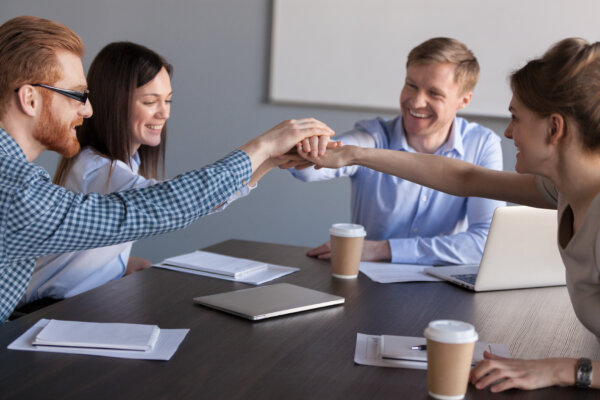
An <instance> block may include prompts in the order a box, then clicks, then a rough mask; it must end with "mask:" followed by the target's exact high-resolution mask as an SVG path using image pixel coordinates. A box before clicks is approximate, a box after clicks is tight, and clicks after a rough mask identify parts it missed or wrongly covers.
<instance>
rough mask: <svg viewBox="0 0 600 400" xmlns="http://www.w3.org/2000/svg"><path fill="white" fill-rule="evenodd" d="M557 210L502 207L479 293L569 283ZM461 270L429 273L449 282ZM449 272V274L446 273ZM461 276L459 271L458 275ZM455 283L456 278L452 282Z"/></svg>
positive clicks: (495, 220)
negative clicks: (451, 275)
mask: <svg viewBox="0 0 600 400" xmlns="http://www.w3.org/2000/svg"><path fill="white" fill-rule="evenodd" d="M557 230H558V223H557V216H556V210H548V209H542V208H533V207H525V206H510V207H498V208H497V209H496V211H495V212H494V216H493V218H492V223H491V225H490V231H489V234H488V238H487V241H486V244H485V249H484V251H483V257H482V258H481V264H480V267H479V272H478V274H477V279H476V281H475V286H474V290H475V291H476V292H481V291H488V290H502V289H519V288H530V287H541V286H559V285H564V284H565V268H564V265H563V262H562V259H561V257H560V253H559V252H558V245H557ZM456 268H458V267H448V268H446V267H442V268H439V267H438V268H435V270H436V271H435V272H433V271H429V269H428V270H427V271H428V273H432V274H434V275H435V276H437V277H441V278H443V279H447V278H446V277H445V276H442V275H446V274H448V273H451V274H457V272H456V271H455V270H456ZM446 269H448V271H444V270H446ZM458 273H459V272H458ZM449 280H451V281H454V279H449Z"/></svg>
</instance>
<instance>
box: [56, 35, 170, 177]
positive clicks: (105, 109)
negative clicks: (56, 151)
mask: <svg viewBox="0 0 600 400" xmlns="http://www.w3.org/2000/svg"><path fill="white" fill-rule="evenodd" d="M162 68H165V69H166V70H167V72H168V73H169V76H171V75H172V73H173V67H172V66H171V64H169V63H168V62H167V61H166V60H165V59H164V58H163V57H161V56H160V55H158V54H156V53H155V52H154V51H152V50H150V49H148V48H146V47H144V46H141V45H139V44H135V43H131V42H114V43H110V44H108V45H107V46H105V47H104V48H103V49H102V50H100V52H99V53H98V55H97V56H96V58H94V61H92V64H91V65H90V69H89V71H88V76H87V80H88V88H89V90H90V94H89V99H90V102H91V104H92V106H93V107H94V115H93V116H92V117H91V118H88V119H86V120H84V121H83V125H82V126H81V127H80V128H78V130H77V139H78V140H79V143H80V144H81V147H82V148H84V147H91V148H93V149H94V150H95V151H97V152H98V153H100V154H101V155H102V156H104V157H106V158H109V159H110V160H111V161H117V160H118V161H122V162H124V163H126V164H129V163H130V159H131V156H133V154H132V149H131V143H132V132H130V130H129V118H130V115H131V106H132V98H133V92H134V91H135V89H136V88H139V87H141V86H144V85H145V84H147V83H148V82H150V81H151V80H152V79H154V77H156V75H157V74H158V73H159V72H160V70H161V69H162ZM166 139H167V124H166V123H165V125H164V126H163V129H162V132H161V141H160V145H158V146H155V147H152V146H146V145H141V146H140V148H139V149H138V154H139V156H140V170H139V174H140V175H142V176H144V177H146V178H154V179H159V178H163V177H164V171H165V166H164V158H165V148H166ZM72 163H73V161H72V159H67V158H64V157H63V158H62V159H61V160H60V161H59V164H58V168H57V170H56V173H55V175H54V183H56V184H58V185H62V184H63V183H64V180H65V178H66V175H67V173H68V172H69V169H70V168H71V166H72ZM111 168H112V165H111ZM159 168H160V176H159ZM111 172H112V169H111ZM109 179H110V174H109Z"/></svg>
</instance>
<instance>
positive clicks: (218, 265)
mask: <svg viewBox="0 0 600 400" xmlns="http://www.w3.org/2000/svg"><path fill="white" fill-rule="evenodd" d="M161 264H165V265H171V266H174V267H181V268H187V269H191V270H194V271H201V272H207V273H210V274H219V275H226V276H231V277H234V278H241V277H242V276H245V275H247V274H250V273H253V272H256V271H260V270H263V269H265V268H266V267H267V265H266V264H265V263H263V262H259V261H254V260H248V259H246V258H237V257H230V256H224V255H222V254H217V253H211V252H208V251H200V250H197V251H193V252H191V253H187V254H182V255H180V256H176V257H171V258H167V259H166V260H164V261H163V262H161Z"/></svg>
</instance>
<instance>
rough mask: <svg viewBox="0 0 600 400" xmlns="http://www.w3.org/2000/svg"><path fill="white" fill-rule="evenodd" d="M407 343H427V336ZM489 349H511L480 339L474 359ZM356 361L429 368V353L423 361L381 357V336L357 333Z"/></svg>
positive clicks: (506, 354) (507, 353) (505, 354)
mask: <svg viewBox="0 0 600 400" xmlns="http://www.w3.org/2000/svg"><path fill="white" fill-rule="evenodd" d="M404 338H405V339H406V340H407V343H410V344H413V345H419V344H425V338H417V337H408V336H405V337H404ZM484 350H488V351H490V350H491V352H492V353H494V354H498V355H500V356H502V357H510V351H509V350H508V347H507V346H506V345H505V344H497V343H487V342H482V341H479V342H477V343H476V345H475V352H474V354H473V360H474V361H475V362H477V361H478V360H481V359H483V351H484ZM354 362H355V363H356V364H362V365H372V366H375V367H392V368H412V369H427V353H426V352H425V353H424V355H423V360H422V361H410V360H392V359H386V358H382V357H381V336H379V335H365V334H363V333H357V334H356V348H355V350H354Z"/></svg>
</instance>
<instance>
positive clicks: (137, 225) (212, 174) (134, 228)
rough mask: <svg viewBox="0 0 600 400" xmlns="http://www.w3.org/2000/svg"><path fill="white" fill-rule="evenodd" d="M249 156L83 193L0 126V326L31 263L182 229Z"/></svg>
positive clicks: (237, 184) (225, 193)
mask: <svg viewBox="0 0 600 400" xmlns="http://www.w3.org/2000/svg"><path fill="white" fill-rule="evenodd" d="M251 174H252V164H251V161H250V157H248V155H247V154H246V153H244V152H243V151H240V150H237V151H234V152H232V153H231V154H229V155H228V156H226V157H224V158H222V159H221V160H219V161H217V162H216V163H214V164H211V165H208V166H206V167H204V168H202V169H199V170H195V171H191V172H187V173H185V174H182V175H180V176H178V177H176V178H174V179H172V180H169V181H165V182H163V183H159V184H157V185H154V186H151V187H148V188H143V189H134V190H128V191H124V192H118V193H112V194H108V195H100V194H97V193H92V194H88V195H84V194H78V193H73V192H70V191H68V190H66V189H64V188H62V187H60V186H57V185H53V184H52V182H51V179H50V176H49V175H48V173H47V172H46V170H44V169H43V168H41V167H39V166H36V165H35V164H32V163H30V162H28V161H27V158H26V157H25V153H24V152H23V150H22V149H21V148H20V147H19V145H18V144H17V143H16V142H15V141H14V139H13V138H12V137H11V136H10V135H9V134H8V133H7V132H6V131H4V130H3V129H1V128H0V252H1V258H0V321H2V322H4V321H6V319H7V318H8V317H9V316H10V314H11V313H12V311H13V310H14V308H15V305H16V304H17V302H18V301H19V299H20V298H21V296H22V295H23V292H24V291H25V289H26V287H27V284H28V283H29V279H30V278H31V272H32V271H33V266H34V263H35V260H36V258H38V257H40V256H43V255H47V254H56V253H65V252H68V251H73V250H83V249H89V248H94V247H102V246H108V245H112V244H117V243H121V242H128V241H131V240H137V239H140V238H143V237H146V236H152V235H157V234H160V233H165V232H170V231H173V230H176V229H181V228H183V227H185V226H187V225H189V224H190V223H192V222H193V221H195V220H196V219H198V218H200V217H201V216H203V215H206V214H208V213H209V212H210V211H211V210H213V209H214V208H215V207H217V206H219V205H220V204H222V203H223V202H225V201H226V200H227V199H228V198H229V197H230V196H231V195H232V194H233V193H234V192H235V191H236V190H237V189H239V188H241V187H242V186H243V185H245V184H246V183H247V180H249V179H250V177H251Z"/></svg>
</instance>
